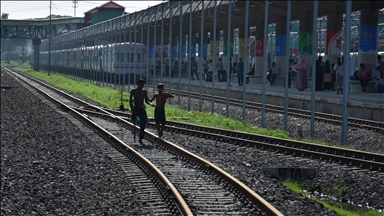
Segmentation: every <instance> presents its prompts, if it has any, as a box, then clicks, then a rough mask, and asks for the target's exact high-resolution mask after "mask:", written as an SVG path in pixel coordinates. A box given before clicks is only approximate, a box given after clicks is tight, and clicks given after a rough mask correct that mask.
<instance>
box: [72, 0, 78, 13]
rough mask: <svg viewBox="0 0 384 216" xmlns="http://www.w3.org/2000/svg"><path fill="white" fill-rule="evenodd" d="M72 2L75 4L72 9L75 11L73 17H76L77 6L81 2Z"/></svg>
mask: <svg viewBox="0 0 384 216" xmlns="http://www.w3.org/2000/svg"><path fill="white" fill-rule="evenodd" d="M72 2H73V4H74V6H72V7H73V8H74V11H75V12H74V16H73V17H76V8H77V6H76V4H77V3H78V2H79V1H78V0H73V1H72Z"/></svg>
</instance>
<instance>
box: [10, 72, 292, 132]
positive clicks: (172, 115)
mask: <svg viewBox="0 0 384 216" xmlns="http://www.w3.org/2000/svg"><path fill="white" fill-rule="evenodd" d="M15 69H16V70H18V71H21V72H23V73H26V74H28V75H30V76H33V77H36V78H38V79H40V80H44V81H45V82H48V83H52V84H53V85H55V86H57V87H59V88H63V89H66V90H67V91H68V92H70V93H74V94H78V95H81V96H84V97H87V98H90V99H92V100H94V101H96V102H98V103H100V104H103V105H104V106H106V107H108V108H116V107H119V105H120V97H121V92H120V89H112V88H106V87H100V86H97V85H95V84H92V83H88V82H80V81H76V80H73V79H70V78H68V77H65V76H63V75H61V74H56V73H51V75H50V76H48V75H47V73H46V72H37V71H34V70H32V69H30V67H29V66H28V67H20V64H19V65H18V67H16V68H15ZM150 92H152V91H151V90H150ZM128 98H129V93H128V92H124V93H123V99H128ZM124 105H125V107H128V104H127V102H124ZM147 112H148V116H149V117H153V107H150V106H147ZM166 116H167V119H169V120H171V119H172V120H174V121H179V122H185V123H190V124H197V125H204V126H208V127H219V128H223V129H228V130H236V131H243V132H247V133H254V134H262V135H268V136H274V137H279V138H284V139H292V138H290V137H289V135H288V133H287V132H285V131H283V130H279V129H278V130H268V129H265V128H260V127H253V126H252V125H250V124H249V123H247V122H246V121H242V120H239V119H231V118H226V117H225V116H222V115H216V114H215V115H212V114H211V113H209V112H199V111H195V110H191V111H186V110H182V109H180V108H179V107H178V106H177V105H169V104H168V105H167V109H166Z"/></svg>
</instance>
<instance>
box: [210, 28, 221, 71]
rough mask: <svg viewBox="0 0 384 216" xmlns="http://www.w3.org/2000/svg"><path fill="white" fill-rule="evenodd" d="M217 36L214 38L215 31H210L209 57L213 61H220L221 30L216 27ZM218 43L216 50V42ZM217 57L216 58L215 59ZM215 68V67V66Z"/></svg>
mask: <svg viewBox="0 0 384 216" xmlns="http://www.w3.org/2000/svg"><path fill="white" fill-rule="evenodd" d="M214 31H216V38H213V31H212V32H211V33H210V38H209V57H210V59H212V63H213V62H214V61H216V62H217V61H218V59H219V58H220V30H218V29H216V30H214ZM215 43H216V50H214V49H213V48H214V44H215ZM214 59H215V60H214ZM213 68H215V67H214V66H213Z"/></svg>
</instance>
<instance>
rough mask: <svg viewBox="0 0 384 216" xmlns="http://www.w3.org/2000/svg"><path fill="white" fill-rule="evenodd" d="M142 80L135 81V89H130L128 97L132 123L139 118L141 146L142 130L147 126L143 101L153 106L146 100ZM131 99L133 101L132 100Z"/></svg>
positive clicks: (141, 141) (146, 94)
mask: <svg viewBox="0 0 384 216" xmlns="http://www.w3.org/2000/svg"><path fill="white" fill-rule="evenodd" d="M144 83H145V82H144V79H142V78H140V79H138V80H137V87H136V88H135V89H132V90H131V92H130V95H129V105H130V107H131V111H132V122H133V123H135V122H136V117H137V116H138V117H139V118H140V135H139V137H140V141H139V143H140V144H143V139H144V130H145V127H146V126H147V118H148V117H147V111H146V110H145V105H144V100H145V103H147V104H149V105H151V106H154V105H153V104H152V103H151V102H150V101H149V98H148V93H147V90H145V89H143V88H144ZM132 98H133V100H132Z"/></svg>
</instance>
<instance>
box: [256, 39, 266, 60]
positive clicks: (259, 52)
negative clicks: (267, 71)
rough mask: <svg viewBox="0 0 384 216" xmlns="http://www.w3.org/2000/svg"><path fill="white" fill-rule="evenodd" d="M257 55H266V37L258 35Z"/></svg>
mask: <svg viewBox="0 0 384 216" xmlns="http://www.w3.org/2000/svg"><path fill="white" fill-rule="evenodd" d="M255 43H256V47H255V49H256V56H264V37H256V42H255Z"/></svg>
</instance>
